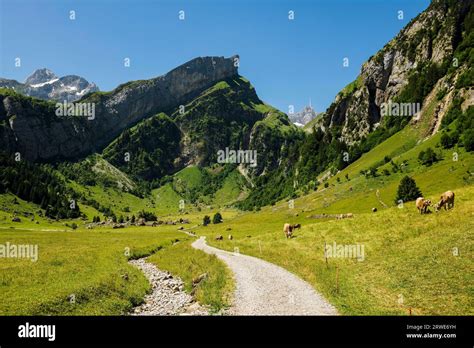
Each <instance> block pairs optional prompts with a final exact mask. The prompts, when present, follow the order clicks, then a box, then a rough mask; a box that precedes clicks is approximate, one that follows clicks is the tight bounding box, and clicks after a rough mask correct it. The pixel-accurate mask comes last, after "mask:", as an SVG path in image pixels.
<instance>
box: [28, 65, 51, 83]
mask: <svg viewBox="0 0 474 348" xmlns="http://www.w3.org/2000/svg"><path fill="white" fill-rule="evenodd" d="M57 79H58V77H57V76H56V75H55V74H54V72H52V71H51V70H49V69H46V68H41V69H36V70H35V71H34V72H33V73H32V74H31V75H30V76H28V77H27V78H26V80H25V84H26V85H38V84H43V83H46V82H50V81H52V80H57Z"/></svg>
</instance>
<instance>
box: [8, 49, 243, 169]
mask: <svg viewBox="0 0 474 348" xmlns="http://www.w3.org/2000/svg"><path fill="white" fill-rule="evenodd" d="M236 58H237V57H236V56H235V57H231V58H224V57H203V58H196V59H193V60H191V61H189V62H188V63H185V64H183V65H181V66H179V67H177V68H176V69H174V70H172V71H170V72H168V73H167V74H166V75H163V76H160V77H157V78H154V79H151V80H143V81H133V82H129V83H126V84H123V85H120V86H119V87H117V88H116V89H115V90H113V91H111V92H107V93H103V92H98V93H92V94H89V95H86V96H84V97H83V98H82V99H80V100H78V101H77V102H75V104H76V106H77V105H79V106H88V107H90V109H88V110H89V111H90V110H94V115H93V117H91V116H90V114H87V115H86V116H87V117H84V116H79V115H77V113H76V114H75V115H74V116H56V111H57V109H58V108H57V106H56V105H55V103H53V102H46V101H44V102H42V101H39V100H30V99H28V98H25V97H19V96H18V95H15V94H12V93H8V92H4V91H3V92H2V91H0V121H1V120H2V119H3V120H5V122H3V123H0V148H2V149H6V150H7V151H9V152H13V151H15V152H20V153H21V154H22V157H23V158H25V159H27V160H30V161H54V160H62V159H74V158H78V157H82V156H86V155H88V154H90V153H93V152H96V151H100V150H101V149H103V148H104V147H105V146H107V145H108V144H109V143H110V142H111V141H112V140H113V139H114V138H115V137H117V136H118V135H119V134H120V133H121V132H122V131H123V130H124V129H126V128H129V127H130V126H133V125H134V124H136V123H137V122H139V121H140V120H142V119H145V118H148V117H150V116H152V115H155V114H157V113H159V112H162V111H169V110H172V109H173V108H177V107H179V105H181V104H185V103H186V102H188V101H189V100H191V99H192V98H193V97H195V96H196V95H198V94H199V93H200V92H202V91H203V90H204V89H206V88H208V87H210V86H212V85H214V84H215V83H216V82H218V81H220V80H223V79H226V78H230V77H232V76H234V75H237V74H238V71H237V67H236V65H237V64H235V59H236ZM7 81H11V80H7ZM35 81H36V80H35ZM41 83H43V82H41Z"/></svg>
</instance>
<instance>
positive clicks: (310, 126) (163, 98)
mask: <svg viewBox="0 0 474 348" xmlns="http://www.w3.org/2000/svg"><path fill="white" fill-rule="evenodd" d="M473 17H474V16H473V10H472V3H471V2H468V1H466V2H454V1H448V0H436V1H433V2H432V3H431V5H430V6H429V7H428V8H427V9H426V10H425V11H424V12H423V13H421V14H420V15H419V16H417V17H416V18H415V19H413V20H412V21H411V22H410V23H409V24H408V25H407V26H406V27H405V28H404V29H403V30H402V31H401V32H400V33H399V34H398V35H397V36H396V37H395V38H394V39H393V40H391V41H390V42H389V43H387V44H386V45H385V46H384V47H383V48H382V49H381V50H380V51H379V52H377V53H375V54H374V55H373V56H372V57H370V58H369V59H368V61H367V62H365V63H364V64H363V66H362V67H361V71H360V74H359V76H358V77H357V78H356V79H355V80H354V81H353V82H352V83H350V84H349V85H348V86H346V87H345V88H343V89H342V90H341V91H340V92H339V93H338V95H337V96H336V98H335V100H334V102H333V103H332V104H331V106H330V107H329V108H328V109H327V110H326V111H325V112H324V113H322V114H317V113H316V112H315V111H314V110H313V109H312V108H311V107H306V108H305V109H303V111H302V112H300V113H297V114H295V115H290V118H288V116H287V115H286V114H284V113H283V112H281V111H279V110H277V109H275V108H273V107H272V106H270V105H268V104H266V103H264V102H263V101H262V100H260V99H259V97H258V95H257V93H256V91H255V89H254V87H253V86H252V85H251V83H250V81H248V80H247V79H246V78H245V77H243V76H241V75H240V74H239V72H238V66H237V64H235V61H236V59H237V58H238V56H233V57H229V58H224V57H199V58H195V59H193V60H191V61H189V62H187V63H185V64H183V65H181V66H179V67H177V68H175V69H173V70H171V71H170V72H168V73H167V74H165V75H163V76H159V77H156V78H153V79H150V80H140V81H131V82H127V83H124V84H122V85H120V86H118V87H117V88H115V89H114V90H112V91H110V92H101V91H98V88H97V86H95V85H94V84H89V83H88V82H87V81H85V80H84V79H82V78H80V77H77V76H65V77H62V78H59V79H58V78H57V77H56V76H55V75H54V74H53V73H52V72H51V71H49V70H46V69H40V70H38V71H36V72H35V73H34V74H33V75H32V76H30V77H29V78H28V79H27V80H26V81H25V84H20V83H18V82H16V81H13V80H5V79H1V80H0V86H3V87H6V88H1V89H0V147H1V148H2V149H3V150H4V151H5V152H7V153H8V154H15V153H19V154H21V156H22V158H24V159H26V160H28V161H30V162H34V163H37V162H39V163H49V164H51V165H53V166H57V165H58V164H61V163H75V164H73V166H76V169H77V170H79V171H80V170H84V168H83V166H84V165H86V166H89V167H87V168H88V169H87V170H89V169H91V166H92V167H94V166H95V165H96V164H97V161H100V162H101V163H104V161H105V163H106V165H107V166H111V167H113V168H115V169H114V170H116V171H118V172H121V173H123V175H125V176H126V177H128V179H130V180H131V181H132V182H134V183H136V184H140V183H141V184H145V186H146V185H151V187H159V186H160V185H163V184H164V183H166V182H169V181H170V180H172V179H170V178H171V177H172V176H173V175H175V174H176V173H179V172H180V171H182V170H184V169H186V168H189V167H193V166H195V167H198V168H205V169H206V170H210V171H211V172H213V173H214V174H216V173H220V171H222V173H225V175H222V176H219V175H217V174H216V176H215V178H214V179H212V180H215V181H212V180H211V179H209V180H210V182H213V184H212V185H214V187H220V185H223V181H224V180H225V176H226V175H231V174H230V173H235V174H236V175H238V176H240V177H242V178H244V179H245V180H243V184H242V185H241V187H240V189H241V190H242V191H245V192H246V193H247V194H246V195H241V196H239V197H240V198H239V203H238V204H239V207H240V208H242V209H258V208H259V207H260V206H264V205H268V204H272V203H275V202H276V201H278V200H280V199H282V198H284V197H293V196H295V195H297V194H298V192H301V191H303V192H305V191H307V190H309V189H313V188H315V187H317V186H318V184H319V183H321V180H322V181H324V180H326V179H327V178H328V177H330V176H332V175H334V174H335V173H337V172H338V171H340V170H342V169H343V168H345V167H346V166H348V165H349V164H350V163H352V162H354V161H355V160H357V159H358V158H360V157H361V156H362V154H364V153H366V152H368V151H370V150H371V149H373V148H374V147H375V146H377V145H378V144H380V143H382V142H383V141H384V140H386V139H388V138H389V137H390V136H392V135H393V134H395V133H397V132H399V131H401V130H402V129H404V128H406V127H409V128H417V127H419V125H420V123H423V122H424V123H426V122H428V123H429V127H428V128H427V129H428V130H427V131H426V132H425V133H426V134H423V136H425V137H429V136H431V135H433V134H435V133H436V132H438V131H439V130H441V129H444V128H446V127H447V126H449V125H450V124H451V123H452V122H454V121H455V120H456V119H457V118H458V119H460V120H461V119H463V120H464V118H463V117H464V116H459V115H465V113H466V112H467V110H468V108H469V107H470V106H472V104H473V100H474V98H473V92H472V81H473V80H474V78H473V72H472V66H473V61H472V60H473V56H474V54H473V51H472V49H473V41H472V40H473V30H472V29H473ZM35 93H36V94H35ZM37 98H40V99H46V100H39V99H37ZM64 98H66V100H69V101H75V105H81V104H84V105H87V104H93V105H94V112H95V115H94V117H93V118H91V117H80V116H62V117H58V116H56V109H57V106H56V104H55V103H54V101H58V100H59V101H61V100H62V99H64ZM388 103H393V104H397V105H401V106H402V107H404V106H405V104H409V105H412V104H414V105H416V106H419V110H418V111H419V112H418V113H411V114H409V115H402V117H393V116H391V115H385V114H384V112H383V110H384V109H385V107H386V105H387V104H388ZM390 105H392V104H390ZM428 108H433V113H432V116H430V117H429V118H426V117H425V118H423V119H420V118H419V117H418V115H421V114H427V110H428ZM430 110H431V109H430ZM453 110H454V111H453ZM459 122H461V121H459ZM463 122H464V121H463ZM294 123H297V124H298V126H301V125H305V124H306V126H305V129H304V130H303V129H302V128H301V127H298V126H297V125H295V124H294ZM464 128H465V127H459V128H457V135H456V137H455V139H454V140H453V141H454V142H456V143H459V144H460V145H461V146H465V147H466V148H467V149H470V141H471V137H472V131H471V130H470V129H469V127H467V129H464ZM305 130H306V131H307V132H305ZM470 132H471V133H470ZM226 148H229V149H234V150H242V151H256V153H257V154H258V156H257V158H258V161H257V162H256V163H255V164H256V165H250V164H249V163H237V164H235V163H234V165H232V164H222V163H219V162H218V158H217V153H218V152H219V151H222V150H224V149H226ZM97 156H99V157H97ZM98 158H99V159H98ZM91 159H93V160H92V161H91ZM217 167H220V169H218V168H217ZM81 168H82V169H81ZM72 172H73V171H69V172H68V173H69V174H70V175H72V176H73V173H72ZM323 173H324V175H323V177H322V179H321V177H320V175H321V174H323ZM206 175H207V174H206ZM232 175H233V174H232ZM318 177H319V179H318ZM216 185H217V186H216ZM129 186H130V187H132V186H133V185H129ZM195 190H197V191H195V192H193V193H190V192H188V194H190V195H191V196H193V197H196V195H199V194H200V193H202V194H204V191H202V192H201V191H199V189H198V188H196V189H195ZM234 198H235V197H234Z"/></svg>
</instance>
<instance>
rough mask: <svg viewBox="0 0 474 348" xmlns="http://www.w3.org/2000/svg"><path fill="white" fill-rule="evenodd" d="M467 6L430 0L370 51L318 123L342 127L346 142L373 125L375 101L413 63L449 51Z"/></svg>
mask: <svg viewBox="0 0 474 348" xmlns="http://www.w3.org/2000/svg"><path fill="white" fill-rule="evenodd" d="M469 6H471V5H470V4H469V1H466V2H460V3H459V4H458V5H456V6H450V5H448V4H447V2H446V1H444V0H434V1H433V2H432V3H431V5H430V6H429V7H428V8H427V9H426V10H425V11H424V12H422V13H421V14H420V15H419V16H418V17H416V18H415V19H413V20H412V21H411V22H410V23H409V24H408V25H407V26H406V27H405V28H404V29H403V30H402V31H401V32H400V33H399V34H398V35H397V36H396V37H395V38H394V39H393V40H391V41H390V42H389V43H388V44H387V45H385V47H384V48H383V49H382V50H380V51H379V52H378V53H377V54H376V55H374V56H372V57H371V58H370V59H369V60H368V61H367V62H366V63H365V64H364V65H363V66H362V68H361V71H360V75H359V77H358V78H357V80H356V81H354V82H353V83H352V84H350V85H349V86H347V87H346V88H345V89H344V90H343V91H341V92H340V93H339V94H338V95H337V97H336V99H335V101H334V103H333V104H332V105H331V106H330V107H329V109H328V110H327V112H326V115H325V117H324V121H323V123H322V126H323V129H327V128H328V127H334V126H340V127H342V136H341V138H342V140H343V141H344V142H346V143H347V144H349V145H352V144H353V143H356V142H358V141H359V140H360V139H362V138H363V137H364V136H365V135H366V134H367V133H368V132H371V131H373V130H374V129H375V128H377V126H378V125H379V124H380V121H381V118H382V116H381V114H380V107H381V104H382V103H388V102H389V101H390V100H393V99H394V98H395V97H396V96H398V95H399V94H400V92H401V91H402V89H403V87H405V85H406V84H407V82H408V77H409V75H410V74H411V73H412V72H413V70H414V69H416V67H417V66H418V65H419V64H427V63H428V62H431V63H436V64H441V63H442V62H443V61H445V60H446V59H448V58H449V57H450V55H451V54H452V52H453V51H454V49H455V47H456V45H457V44H458V40H459V36H460V31H461V30H462V29H461V23H462V18H463V17H464V16H465V15H466V13H467V11H468V10H469ZM422 102H423V101H422V100H420V101H419V103H422Z"/></svg>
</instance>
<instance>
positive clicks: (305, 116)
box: [288, 102, 318, 127]
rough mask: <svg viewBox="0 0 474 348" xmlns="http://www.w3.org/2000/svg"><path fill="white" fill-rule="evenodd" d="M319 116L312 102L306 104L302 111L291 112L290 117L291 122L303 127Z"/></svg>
mask: <svg viewBox="0 0 474 348" xmlns="http://www.w3.org/2000/svg"><path fill="white" fill-rule="evenodd" d="M317 116H318V113H317V112H316V111H315V110H314V109H313V107H312V106H311V102H310V104H309V105H307V106H305V107H304V108H303V110H301V111H300V112H296V113H292V114H289V115H288V118H289V119H290V121H291V122H293V124H295V125H297V126H298V127H303V126H305V125H307V124H308V123H309V122H311V121H312V120H313V119H315V118H316V117H317Z"/></svg>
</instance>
